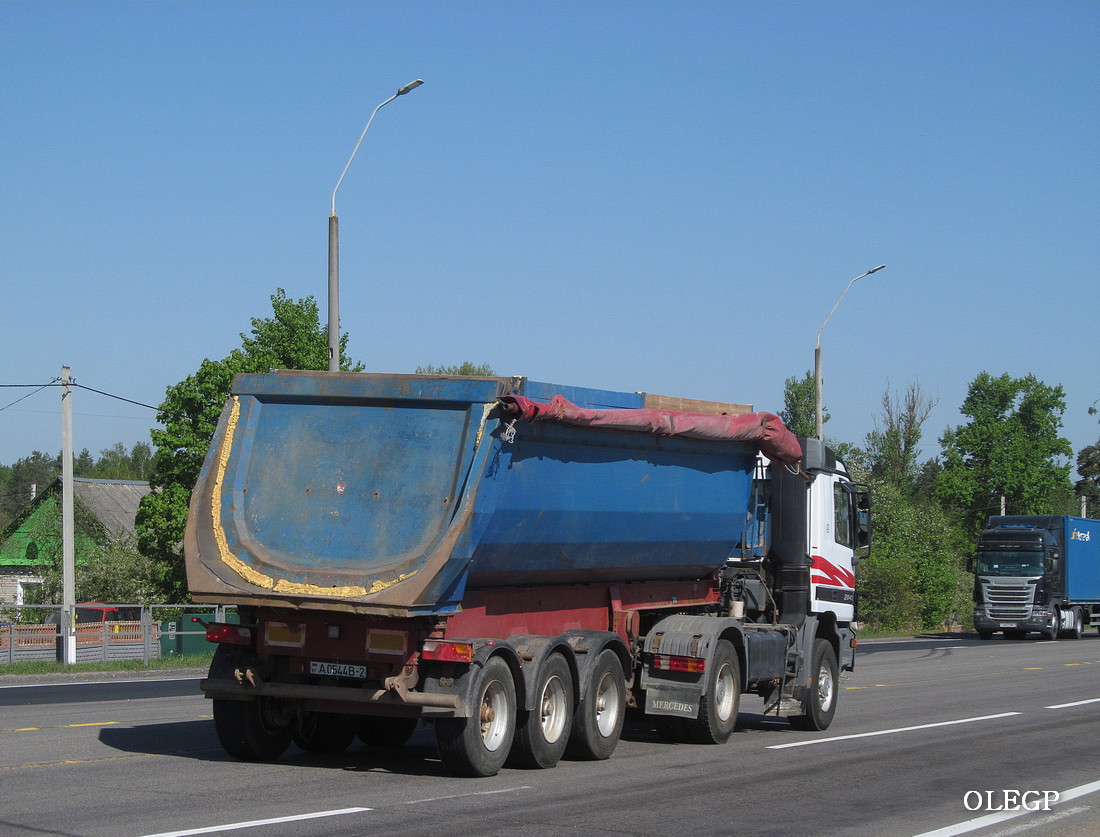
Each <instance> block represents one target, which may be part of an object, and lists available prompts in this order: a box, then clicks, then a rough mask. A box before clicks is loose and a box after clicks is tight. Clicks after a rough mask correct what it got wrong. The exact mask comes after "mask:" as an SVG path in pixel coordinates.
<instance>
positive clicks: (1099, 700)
mask: <svg viewBox="0 0 1100 837" xmlns="http://www.w3.org/2000/svg"><path fill="white" fill-rule="evenodd" d="M1086 703H1100V698H1089V699H1088V700H1078V701H1074V702H1073V703H1058V704H1055V705H1054V706H1047V707H1045V708H1046V709H1069V708H1070V707H1071V706H1084V705H1085V704H1086Z"/></svg>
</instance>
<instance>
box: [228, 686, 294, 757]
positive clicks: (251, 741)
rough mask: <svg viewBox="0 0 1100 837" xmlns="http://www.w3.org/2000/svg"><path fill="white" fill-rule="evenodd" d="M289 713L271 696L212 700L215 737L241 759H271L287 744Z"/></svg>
mask: <svg viewBox="0 0 1100 837" xmlns="http://www.w3.org/2000/svg"><path fill="white" fill-rule="evenodd" d="M291 721H292V717H291V714H290V712H289V710H288V709H287V707H286V705H285V704H284V703H283V702H282V701H280V700H277V699H275V698H257V699H256V700H249V701H238V700H217V699H215V700H214V729H215V730H216V731H217V733H218V741H220V742H221V745H222V747H223V748H224V749H225V751H226V752H227V753H229V755H231V756H233V758H237V759H240V760H241V761H272V760H274V759H277V758H278V757H279V756H281V755H282V754H283V753H284V752H286V748H287V747H289V746H290V738H291Z"/></svg>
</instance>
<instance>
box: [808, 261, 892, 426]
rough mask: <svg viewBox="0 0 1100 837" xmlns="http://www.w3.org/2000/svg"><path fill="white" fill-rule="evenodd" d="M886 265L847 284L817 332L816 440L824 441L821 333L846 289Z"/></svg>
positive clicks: (815, 361)
mask: <svg viewBox="0 0 1100 837" xmlns="http://www.w3.org/2000/svg"><path fill="white" fill-rule="evenodd" d="M884 267H886V265H884V264H880V265H879V266H878V267H872V268H871V269H870V270H868V271H867V272H866V273H861V274H859V276H857V277H856V278H855V279H853V280H852V281H851V282H849V283H848V287H846V288H845V289H844V293H842V294H841V295H840V299H838V300H837V301H836V305H834V306H833V310H832V311H830V312H829V316H828V317H826V318H825V322H823V323H822V324H821V328H819V329H818V330H817V345H816V346H815V348H814V411H815V428H816V430H817V438H818V439H820V440H824V439H825V433H824V429H823V425H824V423H825V422H824V420H823V418H822V407H821V332H822V331H824V330H825V326H826V325H828V323H829V320H831V319H832V318H833V314H835V313H836V309H837V307H838V306H839V305H840V302H841V300H842V299H844V294H847V293H848V288H850V287H852V285H854V284H855V283H856V281H857V280H859V279H862V278H863V277H864V276H870V275H871V274H872V273H878V272H879V271H880V270H882V269H883V268H884Z"/></svg>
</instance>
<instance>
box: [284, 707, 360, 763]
mask: <svg viewBox="0 0 1100 837" xmlns="http://www.w3.org/2000/svg"><path fill="white" fill-rule="evenodd" d="M293 737H294V743H295V744H297V745H298V746H299V747H301V748H302V749H303V750H305V751H306V752H307V753H327V754H335V753H342V752H344V750H346V749H347V748H348V745H349V744H351V742H352V741H354V740H355V721H354V719H352V718H349V717H348V716H347V715H336V714H333V713H331V712H304V713H303V714H302V717H301V718H300V719H299V721H298V726H297V729H295V730H294V736H293Z"/></svg>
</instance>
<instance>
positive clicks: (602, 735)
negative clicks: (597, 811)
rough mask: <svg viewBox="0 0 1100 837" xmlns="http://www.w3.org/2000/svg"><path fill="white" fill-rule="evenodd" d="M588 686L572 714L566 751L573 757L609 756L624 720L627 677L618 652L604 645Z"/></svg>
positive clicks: (617, 739) (591, 758)
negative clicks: (571, 724)
mask: <svg viewBox="0 0 1100 837" xmlns="http://www.w3.org/2000/svg"><path fill="white" fill-rule="evenodd" d="M587 685H588V688H587V689H585V692H584V697H583V698H582V699H581V701H580V703H579V704H578V706H577V710H576V712H574V713H573V733H572V736H571V737H570V739H569V746H568V747H567V751H568V753H569V755H570V756H571V757H572V758H575V759H585V760H589V761H599V760H602V759H606V758H610V757H611V754H612V753H613V752H615V747H616V746H617V745H618V743H619V736H620V735H622V732H623V721H624V720H625V719H626V677H625V676H624V675H623V666H622V663H620V662H619V655H618V654H616V653H615V652H614V651H612V650H611V649H610V648H605V649H604V650H603V651H601V652H600V656H599V657H597V658H596V663H595V665H594V666H593V667H592V669H591V671H590V672H589V675H588V684H587Z"/></svg>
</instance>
